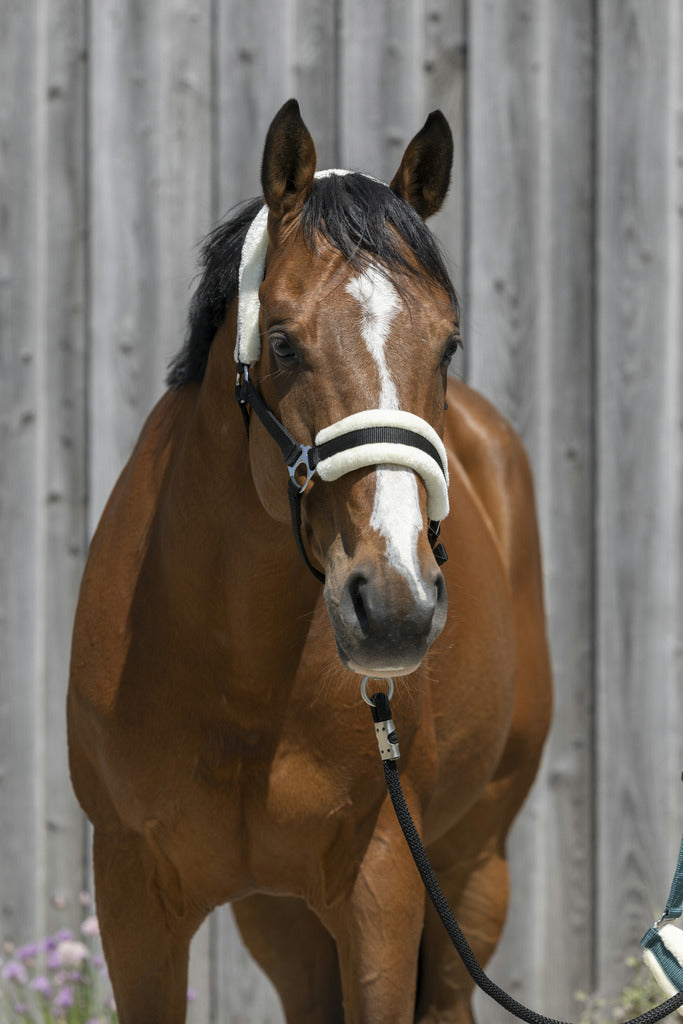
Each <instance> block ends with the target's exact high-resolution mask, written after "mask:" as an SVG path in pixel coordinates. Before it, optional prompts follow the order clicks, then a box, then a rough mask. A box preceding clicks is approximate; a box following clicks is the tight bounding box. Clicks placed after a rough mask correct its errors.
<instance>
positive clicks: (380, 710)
mask: <svg viewBox="0 0 683 1024" xmlns="http://www.w3.org/2000/svg"><path fill="white" fill-rule="evenodd" d="M369 678H370V677H369V676H363V679H362V682H361V684H360V693H361V697H362V698H363V700H364V701H365V703H366V704H369V705H370V708H371V710H372V720H373V722H374V723H375V736H376V737H377V746H378V747H379V753H380V757H381V758H382V760H383V761H397V760H398V759H399V757H400V756H401V754H400V752H399V749H398V738H397V736H396V726H395V725H394V723H393V721H392V718H391V708H390V706H389V701H390V700H391V698H392V697H393V696H394V680H393V679H389V680H387V682H388V683H389V693H382V692H380V693H376V694H374V696H372V697H368V679H369Z"/></svg>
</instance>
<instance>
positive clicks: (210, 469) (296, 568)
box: [157, 366, 320, 647]
mask: <svg viewBox="0 0 683 1024" xmlns="http://www.w3.org/2000/svg"><path fill="white" fill-rule="evenodd" d="M210 370H211V371H213V372H212V376H211V377H209V376H208V372H207V378H206V379H205V381H204V383H203V385H202V387H201V389H200V392H199V395H198V398H197V403H196V407H195V410H194V414H193V416H192V420H191V422H190V424H189V425H188V428H187V431H186V435H185V438H184V441H183V443H182V446H181V448H180V451H179V453H178V458H177V463H176V466H175V467H174V469H173V471H172V473H170V474H169V478H168V486H167V492H166V494H165V496H164V500H163V508H162V511H161V516H160V520H159V535H158V540H159V543H158V544H157V554H158V558H159V560H160V570H161V572H162V574H163V576H164V585H165V587H166V588H167V592H168V594H169V597H168V600H170V601H175V602H176V607H175V608H174V609H173V612H172V615H173V619H174V620H177V619H178V618H180V620H181V622H182V623H184V625H185V627H186V628H187V629H188V630H196V631H201V632H204V633H205V634H206V633H221V634H222V635H223V636H224V638H225V641H226V643H228V644H232V645H235V644H237V643H238V642H242V643H244V642H245V639H246V638H248V637H249V636H252V637H257V636H258V637H260V640H259V641H258V643H259V645H263V644H267V638H268V637H272V638H273V643H274V644H277V645H279V644H280V643H281V640H282V638H281V637H280V636H279V633H280V632H282V633H283V635H285V636H287V639H288V642H289V646H290V647H291V642H292V621H293V620H294V619H295V618H296V619H298V621H299V622H300V623H302V629H303V628H304V626H305V624H306V623H307V622H309V621H310V615H311V612H312V610H313V608H314V606H315V604H316V602H317V599H318V597H319V589H320V588H319V585H317V584H316V583H315V581H314V580H313V578H312V577H310V579H309V576H308V573H307V571H306V568H305V566H304V565H303V562H302V561H301V559H300V557H299V554H298V552H297V550H296V546H295V543H294V540H293V536H292V531H291V527H290V526H289V525H285V524H280V523H276V522H275V521H274V520H273V519H271V518H270V516H268V514H267V513H266V512H265V510H264V509H263V507H262V505H261V503H260V501H259V499H258V496H257V493H256V489H255V487H254V483H253V480H252V477H251V471H250V466H249V452H248V442H247V437H246V431H245V427H244V423H243V420H242V415H241V411H240V409H239V406H238V405H237V403H236V401H235V398H234V379H233V380H229V379H228V371H227V368H226V369H225V371H223V372H222V373H219V372H217V371H216V367H215V366H214V367H210ZM283 486H284V482H283ZM264 622H267V624H268V628H267V629H266V630H264ZM278 623H282V630H280V629H279V625H278ZM295 632H296V630H295ZM304 635H305V632H302V640H303V636H304Z"/></svg>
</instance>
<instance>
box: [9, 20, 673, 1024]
mask: <svg viewBox="0 0 683 1024" xmlns="http://www.w3.org/2000/svg"><path fill="white" fill-rule="evenodd" d="M682 36H683V3H682V2H681V0H661V2H659V0H658V3H657V4H653V3H651V2H649V0H507V2H505V3H500V2H498V0H477V2H476V3H473V2H470V3H467V2H465V0H377V2H376V3H373V4H370V5H368V4H366V3H361V2H360V0H336V2H335V3H333V4H331V3H328V2H327V0H281V2H275V0H253V2H249V3H244V2H242V0H212V2H211V3H209V4H206V3H202V2H200V0H172V2H171V3H164V2H162V0H152V2H150V3H145V4H141V3H138V2H136V0H101V2H100V0H98V2H97V3H86V0H52V2H51V3H49V4H46V3H38V2H37V0H28V2H26V3H22V4H17V3H14V2H12V0H0V938H5V937H7V938H12V939H15V940H19V941H22V940H24V939H29V938H36V937H39V936H40V934H41V933H42V932H44V931H45V930H46V929H47V928H48V927H52V926H53V925H56V924H57V922H59V923H60V924H61V923H63V922H64V919H65V918H64V915H63V914H60V915H57V914H56V912H55V911H54V909H53V908H51V899H52V897H53V895H55V894H60V895H64V896H66V897H67V898H68V899H69V901H70V904H69V905H70V908H71V909H70V911H69V912H68V913H67V917H69V915H70V917H71V920H74V919H76V918H77V917H78V913H79V911H78V907H77V899H76V896H77V893H78V890H79V888H80V887H81V885H82V881H83V878H84V877H85V873H86V870H87V863H86V862H87V854H86V845H87V838H86V830H85V826H84V822H83V819H82V817H81V815H80V813H79V812H78V810H77V808H76V805H75V801H74V799H73V797H72V795H71V791H70V787H69V784H68V779H67V770H66V759H65V752H64V726H63V701H64V690H65V683H66V675H67V660H68V647H69V634H70V628H71V617H72V612H73V606H74V601H75V595H76V590H77V586H78V580H79V575H80V571H81V566H82V561H83V557H84V549H85V545H86V542H87V538H88V536H89V535H90V534H91V533H92V530H93V528H94V526H95V524H96V521H97V518H98V516H99V514H100V511H101V508H102V506H103V504H104V501H105V500H106V497H107V495H108V493H109V491H110V488H111V485H112V484H113V482H114V480H115V478H116V476H117V475H118V472H119V471H120V469H121V466H122V465H123V462H124V461H125V459H126V458H127V456H128V454H129V452H130V450H131V448H132V446H133V444H134V441H135V439H136V437H137V434H138V432H139V429H140V426H141V424H142V422H143V420H144V418H145V417H146V415H147V413H148V412H149V410H150V408H151V406H152V404H153V402H154V400H155V398H156V397H157V396H158V395H159V394H160V393H161V391H162V390H163V377H164V374H165V368H166V364H167V361H168V359H169V357H170V356H171V355H172V354H173V353H174V351H175V350H176V349H177V347H178V345H179V344H180V342H181V340H182V337H183V333H184V324H185V317H186V310H187V304H188V301H189V297H190V294H191V286H190V285H191V281H192V278H193V275H194V272H195V260H196V255H197V248H196V246H197V243H198V241H199V240H200V238H201V237H202V236H203V235H204V233H205V232H206V231H207V230H208V229H209V228H210V227H211V226H212V224H213V223H214V222H215V221H216V220H217V219H218V218H219V217H221V216H223V215H224V214H225V213H226V212H227V210H228V209H229V208H230V207H231V206H232V205H233V204H235V203H236V202H238V201H240V200H242V199H245V198H247V197H250V196H252V195H255V194H257V193H258V192H259V191H260V181H259V174H260V161H261V152H262V145H263V139H264V135H265V132H266V130H267V127H268V124H269V122H270V120H271V118H272V116H273V114H274V112H275V111H276V110H277V109H278V107H279V106H280V105H281V104H282V103H283V102H284V101H285V100H286V99H287V98H288V97H289V96H292V95H294V96H298V98H299V100H300V103H301V108H302V113H303V115H304V118H305V120H306V122H307V124H308V125H309V127H310V128H311V131H312V133H313V135H314V138H315V141H316V146H317V150H318V165H319V166H320V167H325V166H339V165H342V166H351V167H359V168H362V169H364V170H368V171H370V172H371V173H375V174H377V175H378V176H380V177H383V178H385V179H387V178H390V177H391V176H392V174H393V173H394V171H395V170H396V167H397V166H398V163H399V160H400V157H401V154H402V152H403V149H404V147H405V145H406V143H407V142H408V141H409V139H410V137H411V136H412V135H413V134H414V133H415V132H416V131H417V130H418V129H419V127H420V126H421V125H422V123H423V121H424V119H425V117H426V115H427V113H428V112H429V111H430V110H432V109H434V108H435V107H441V108H442V109H443V110H444V112H445V113H446V115H447V116H448V117H449V119H450V121H451V125H452V127H453V129H454V135H455V145H456V158H455V167H454V174H453V182H452V186H451V193H450V195H449V198H448V200H447V203H446V205H445V207H444V210H443V212H442V213H441V214H439V215H438V216H437V217H436V218H435V219H434V222H433V225H432V226H433V227H434V230H435V231H436V233H437V235H438V236H439V237H440V238H441V240H442V242H443V244H444V247H445V249H446V251H447V253H448V255H449V257H450V259H451V263H452V266H453V274H454V279H455V282H456V285H457V287H458V288H459V290H460V293H461V298H462V304H463V319H464V328H465V338H466V345H467V356H466V365H463V366H461V370H462V372H465V373H466V374H467V376H468V379H469V380H470V381H471V382H472V383H473V384H474V385H475V386H477V387H478V388H480V389H481V390H482V391H484V393H485V394H487V395H488V396H490V397H491V398H492V399H493V400H494V401H495V402H496V404H497V405H498V406H499V408H501V410H502V411H503V412H504V413H505V414H506V415H508V416H509V417H510V418H511V420H512V421H513V423H514V425H515V426H516V427H517V428H518V429H519V430H520V432H521V434H522V436H523V438H524V441H525V443H526V445H527V447H528V450H529V453H530V456H531V459H532V463H533V466H534V471H535V479H536V487H537V496H538V504H539V518H540V524H541V532H542V539H543V546H544V556H545V580H546V596H547V610H548V625H549V632H550V637H551V645H552V652H553V662H554V671H555V719H554V724H553V730H552V733H551V737H550V740H549V743H548V747H547V750H546V754H545V757H544V762H543V766H542V770H541V773H540V776H539V779H538V781H537V784H536V786H535V788H534V793H533V797H532V799H531V801H530V803H529V805H528V806H527V808H526V809H525V811H524V812H523V814H522V815H521V817H520V819H519V821H518V823H517V824H516V826H515V828H514V830H513V833H512V837H511V841H510V860H511V874H512V883H513V896H512V903H511V910H510V915H509V920H508V924H507V927H506V932H505V935H504V939H503V943H502V944H501V948H500V951H499V953H498V954H497V955H496V957H495V960H494V962H493V964H492V974H493V975H494V977H496V978H497V980H499V981H501V982H503V983H504V984H509V985H510V987H511V988H512V990H513V991H514V992H515V993H517V994H518V995H520V996H522V997H523V998H526V999H528V1000H530V1001H531V1002H532V1003H534V1004H536V1005H538V1007H539V1008H540V1009H543V1010H545V1011H546V1012H550V1013H555V1014H559V1015H562V1016H574V1015H575V1006H574V1001H573V993H574V992H575V990H576V989H579V988H581V989H588V988H590V987H591V985H593V984H595V985H598V986H600V987H601V988H602V989H603V990H604V991H607V992H610V991H612V992H613V991H616V990H617V989H619V987H620V986H621V985H622V983H623V980H624V966H623V964H624V960H625V958H626V957H627V956H630V955H633V954H634V953H635V952H636V951H637V941H638V939H639V937H640V934H641V933H642V931H643V930H644V928H645V927H646V926H647V924H648V923H649V922H650V919H651V918H652V917H653V916H654V914H655V913H656V912H657V911H658V909H659V908H660V906H661V903H662V901H663V899H664V897H665V895H666V890H667V886H668V882H669V875H670V872H671V869H672V865H673V859H674V854H675V849H676V846H677V843H678V841H679V838H680V828H681V824H683V793H682V792H681V790H683V787H681V784H680V782H679V781H678V778H679V769H680V767H681V758H682V756H683V742H682V741H681V739H680V736H679V730H678V724H679V722H680V716H681V697H682V694H681V687H682V681H683V680H682V677H681V665H682V664H683V659H682V658H681V651H682V650H683V637H682V636H681V614H680V613H681V606H682V600H681V599H682V597H683V591H682V583H683V581H682V574H681V549H682V544H683V535H682V527H683V518H682V517H681V499H682V497H683V458H682V452H681V421H682V419H683V411H682V404H683V402H682V396H683V371H682V367H681V355H680V352H681V343H682V342H683V329H682V327H681V294H683V275H682V266H683V260H682V258H681V243H682V241H683V239H682V232H681V227H682V222H683V194H682V191H683V181H682V180H681V179H682V174H681V167H682V166H683V130H682V128H681V125H682V123H683V121H682V117H683V74H682V73H681V53H682V52H683V37H682ZM191 984H192V986H193V987H194V988H195V989H196V992H197V997H196V1001H195V1003H194V1005H193V1007H192V1010H191V1016H190V1020H191V1021H194V1022H195V1024H199V1022H201V1021H205V1020H210V1021H212V1022H216V1024H219V1022H221V1024H223V1022H225V1024H235V1022H238V1021H247V1020H248V1021H250V1022H252V1024H266V1022H269V1024H279V1022H280V1021H281V1020H282V1014H281V1011H280V1009H279V1006H278V1003H277V998H276V996H275V994H274V992H273V990H272V988H271V987H270V986H269V984H268V983H267V982H266V981H265V979H264V978H263V976H262V975H261V973H260V972H259V970H258V968H257V967H256V966H255V965H254V964H253V963H252V962H251V960H250V959H249V957H248V954H247V953H246V951H245V950H244V947H243V946H242V944H241V940H240V938H239V935H238V933H237V930H236V927H235V924H234V920H233V918H232V914H231V912H230V910H229V909H227V908H224V909H221V910H220V911H218V912H216V913H215V914H214V915H213V916H212V917H211V918H210V919H209V921H208V922H207V923H206V924H205V925H204V927H203V928H202V929H201V931H200V933H199V935H198V936H197V938H196V940H195V943H194V945H193V951H192V962H191ZM480 1017H481V1018H482V1019H487V1020H490V1019H493V1020H498V1019H500V1018H499V1017H498V1016H497V1012H496V1011H494V1009H493V1008H492V1007H491V1006H490V1005H489V1004H488V1003H486V1004H482V1005H481V1007H480Z"/></svg>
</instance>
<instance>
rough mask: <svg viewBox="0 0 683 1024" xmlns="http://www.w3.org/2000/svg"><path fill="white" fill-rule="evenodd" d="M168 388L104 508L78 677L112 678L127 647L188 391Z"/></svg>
mask: <svg viewBox="0 0 683 1024" xmlns="http://www.w3.org/2000/svg"><path fill="white" fill-rule="evenodd" d="M181 394H182V393H181V392H177V393H174V392H168V393H167V394H166V395H164V396H163V397H162V398H161V399H160V401H159V402H158V403H157V405H156V406H155V407H154V409H153V410H152V412H151V413H150V415H149V416H148V418H147V421H146V423H145V425H144V426H143V428H142V431H141V433H140V436H139V438H138V441H137V443H136V445H135V448H134V450H133V452H132V454H131V456H130V458H129V459H128V462H127V463H126V465H125V466H124V468H123V470H122V472H121V474H120V476H119V478H118V480H117V482H116V484H115V486H114V488H113V490H112V492H111V495H110V497H109V500H108V501H107V504H106V506H105V508H104V511H103V513H102V516H101V518H100V521H99V524H98V526H97V529H96V531H95V534H94V536H93V539H92V543H91V545H90V550H89V553H88V559H87V562H86V566H85V571H84V573H83V580H82V582H81V590H80V594H79V600H78V607H77V610H76V617H75V622H74V633H73V644H72V683H73V685H75V686H79V687H86V688H89V689H93V688H95V689H96V688H97V687H98V686H101V685H102V680H103V678H104V677H108V678H109V681H110V682H112V683H113V681H114V680H115V678H116V677H117V676H118V674H119V673H120V670H121V664H122V658H123V657H124V656H125V650H126V642H125V636H126V630H127V620H128V615H129V612H130V607H131V604H132V602H133V599H134V596H135V593H136V587H137V582H138V578H139V575H140V571H141V567H142V565H143V562H144V559H145V555H146V552H147V549H148V544H149V537H150V532H151V528H152V524H153V522H154V520H155V516H156V512H157V509H158V507H159V504H160V495H161V493H162V489H163V480H164V479H165V477H166V474H167V471H168V467H169V463H170V460H171V457H172V452H173V448H174V445H175V444H176V443H177V441H176V438H177V435H178V434H179V433H181V432H182V424H183V420H184V418H185V415H184V409H185V408H187V404H188V403H187V396H185V397H184V398H183V397H181Z"/></svg>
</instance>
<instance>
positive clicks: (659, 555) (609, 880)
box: [596, 0, 683, 992]
mask: <svg viewBox="0 0 683 1024" xmlns="http://www.w3.org/2000/svg"><path fill="white" fill-rule="evenodd" d="M599 38H600V47H601V48H600V62H599V66H600V75H601V78H600V88H599V96H600V108H599V138H600V145H601V160H600V168H601V174H600V182H599V211H600V217H599V225H598V246H599V247H598V253H599V264H598V283H599V296H600V305H599V318H598V325H597V336H598V342H599V350H598V364H597V372H598V389H599V392H598V401H597V406H596V408H597V415H598V438H597V457H598V459H599V474H598V487H599V493H598V505H597V508H598V523H597V529H598V535H597V543H598V556H599V565H598V587H599V590H598V607H597V626H598V638H599V639H598V652H599V659H598V678H599V680H600V687H599V690H598V693H597V739H598V755H599V756H598V779H597V782H598V816H597V820H598V823H599V834H598V836H597V839H598V870H599V874H598V879H597V892H598V910H599V917H598V938H599V972H600V973H599V979H600V985H601V988H602V989H604V990H607V991H610V992H615V991H618V989H619V988H620V987H621V985H622V984H623V981H624V974H625V969H624V960H625V959H626V957H627V956H628V955H630V954H631V953H632V951H633V949H634V948H636V944H637V942H638V940H639V938H640V936H641V934H642V932H643V930H644V928H645V927H647V926H648V924H649V923H650V922H651V920H652V918H653V916H654V914H655V913H656V912H657V911H658V910H659V909H661V908H662V905H663V902H664V900H665V897H666V895H667V891H668V884H669V881H670V874H671V870H672V865H673V863H674V853H675V848H676V844H677V837H676V833H678V835H679V836H680V824H681V818H682V815H681V807H682V806H683V799H682V798H681V793H680V783H678V781H677V780H678V775H679V772H680V763H679V762H678V760H677V755H678V754H679V751H680V747H679V741H677V739H676V736H677V734H678V732H679V724H680V716H681V690H680V687H681V676H680V639H681V626H680V618H681V561H680V559H681V547H680V542H681V537H680V518H679V517H680V499H681V491H680V476H679V469H680V465H681V430H680V423H681V391H680V382H681V375H680V365H681V364H680V347H681V341H682V340H683V332H682V330H681V315H680V298H679V296H680V276H679V275H680V262H681V260H680V256H681V254H680V246H681V236H680V226H681V221H680V204H681V192H680V165H677V162H676V161H677V156H680V144H681V143H680V131H681V105H680V104H681V100H680V81H679V79H678V77H677V76H678V75H679V74H680V72H679V70H678V67H679V62H680V53H681V45H682V44H683V39H682V38H681V6H680V4H679V3H663V4H660V5H657V6H656V8H654V7H649V6H648V7H647V9H646V8H645V7H644V5H642V4H638V3H633V2H624V3H618V2H615V0H605V2H604V3H602V5H601V7H600V35H599ZM677 147H678V150H677ZM617 764H618V770H617V768H616V765H617ZM674 787H675V791H676V792H675V795H674ZM676 809H677V813H676ZM672 810H674V813H673V814H672Z"/></svg>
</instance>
